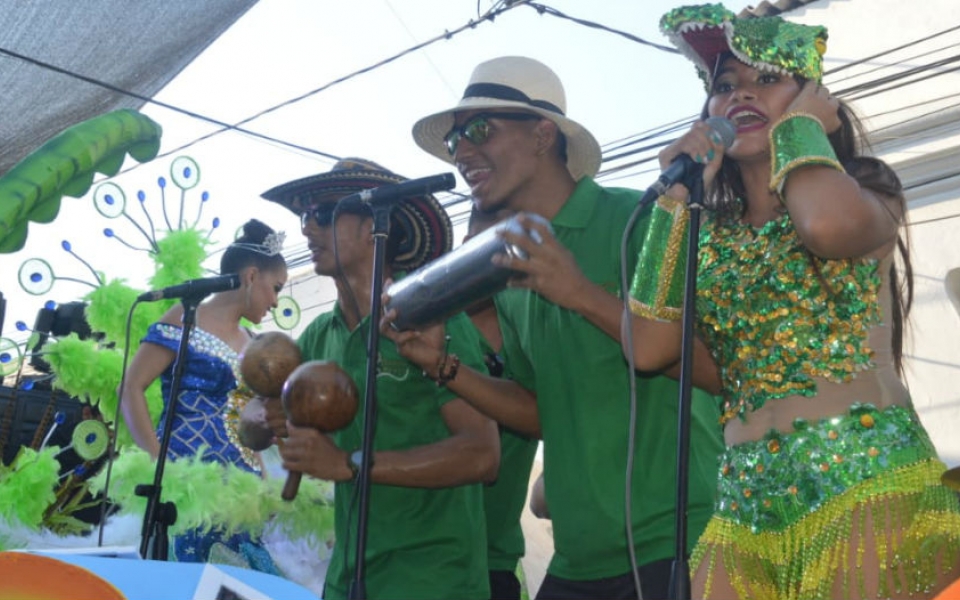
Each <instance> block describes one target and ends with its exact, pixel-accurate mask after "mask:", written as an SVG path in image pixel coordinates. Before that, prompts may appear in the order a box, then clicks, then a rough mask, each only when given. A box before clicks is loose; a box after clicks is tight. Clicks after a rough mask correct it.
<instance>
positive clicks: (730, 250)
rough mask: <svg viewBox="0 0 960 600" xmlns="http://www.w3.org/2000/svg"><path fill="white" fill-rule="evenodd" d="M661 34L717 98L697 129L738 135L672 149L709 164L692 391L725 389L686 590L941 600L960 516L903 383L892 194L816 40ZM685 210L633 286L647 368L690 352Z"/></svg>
mask: <svg viewBox="0 0 960 600" xmlns="http://www.w3.org/2000/svg"><path fill="white" fill-rule="evenodd" d="M661 27H662V29H663V30H664V32H665V33H666V35H667V36H668V37H669V38H670V39H671V41H672V42H674V44H675V45H676V46H677V47H678V48H679V49H680V50H681V52H682V53H683V54H684V55H685V56H687V57H688V58H690V59H691V60H692V61H693V62H694V63H695V65H696V66H697V68H698V71H699V73H700V75H701V77H702V79H703V80H704V83H705V84H706V86H707V92H708V99H707V102H706V105H705V107H704V111H703V115H702V117H703V118H704V119H705V118H707V117H710V116H719V117H726V118H728V119H730V120H732V121H733V124H734V125H735V127H736V132H737V135H736V139H735V141H734V143H733V144H732V145H731V146H730V147H729V148H728V149H726V151H724V147H723V145H722V144H721V143H720V140H719V139H717V138H716V136H715V134H714V135H712V134H711V130H710V128H708V127H707V126H706V125H705V124H704V123H703V122H702V121H701V122H698V123H696V124H694V126H693V127H692V128H691V129H690V131H689V132H687V133H686V134H685V135H683V136H682V137H681V138H680V139H678V140H677V141H676V142H674V143H673V144H671V145H670V146H668V147H667V148H666V149H664V150H663V151H662V152H661V154H660V162H661V166H663V167H664V168H665V167H666V166H667V165H669V164H670V163H671V162H672V161H673V160H674V159H675V158H676V157H677V156H679V155H680V154H686V155H688V156H690V157H694V159H695V160H697V161H698V162H700V163H701V164H703V165H704V170H703V180H704V189H705V190H706V193H705V196H706V198H705V201H706V206H707V207H708V208H709V209H711V210H710V211H709V216H708V217H707V218H706V219H705V222H704V223H703V226H702V229H701V237H700V256H699V264H698V277H697V279H698V288H697V333H698V340H697V343H696V349H695V360H694V363H695V364H694V381H695V383H696V384H697V385H698V386H700V387H703V388H705V389H707V390H709V391H711V392H713V393H717V394H719V395H720V396H721V397H722V399H723V417H722V421H723V422H724V426H725V437H726V442H727V445H728V449H727V451H726V452H725V453H724V454H723V455H722V456H721V462H720V465H719V466H720V472H719V475H718V481H719V483H718V494H717V505H716V512H715V515H714V517H713V519H712V520H711V522H710V524H709V525H708V526H707V529H706V530H705V532H704V534H703V536H702V537H701V538H700V541H699V543H698V545H697V548H696V550H695V551H694V553H693V557H692V559H693V560H692V565H691V566H692V568H693V569H695V571H694V577H693V594H694V597H698V598H733V597H740V598H778V599H783V598H824V597H836V598H852V597H863V598H867V597H869V598H877V597H905V596H907V595H910V596H911V597H914V598H920V597H931V596H933V595H935V594H936V593H937V592H938V591H939V590H941V589H942V588H943V587H945V586H946V585H947V584H948V583H949V582H950V581H952V580H954V579H956V578H957V577H958V576H960V507H958V502H957V498H956V496H955V495H954V494H953V493H952V492H951V491H950V490H948V489H947V488H946V487H945V486H943V485H942V484H941V482H940V475H941V474H942V473H943V471H944V470H945V466H944V465H943V464H942V463H941V462H940V461H939V460H938V458H937V454H936V450H935V448H934V447H933V445H932V444H931V442H930V440H929V438H928V437H927V434H926V432H925V431H924V429H923V426H922V425H921V423H920V421H919V420H918V418H917V416H916V414H915V412H914V410H913V408H912V406H911V401H910V397H909V394H908V392H907V389H906V387H905V386H904V384H903V383H902V381H901V379H900V374H901V373H900V372H901V341H902V331H903V322H904V319H905V318H906V312H907V308H908V306H909V298H910V293H911V283H910V267H909V264H910V263H909V257H908V255H907V251H906V245H905V244H904V242H903V240H902V238H901V237H900V236H899V231H900V227H901V225H902V224H903V222H904V220H905V216H906V214H905V213H906V206H905V200H904V197H903V193H902V188H901V185H900V181H899V179H898V178H897V176H896V174H895V173H894V172H893V171H892V170H891V169H890V168H889V167H888V166H887V165H886V164H884V163H883V162H881V161H879V160H876V159H874V158H870V157H867V156H864V155H863V154H862V153H861V150H860V148H859V138H860V136H859V126H858V124H857V121H856V120H855V118H854V116H853V115H852V113H851V111H850V110H849V108H848V107H846V106H845V105H844V104H843V103H842V102H840V101H839V100H837V99H836V98H834V97H833V96H831V95H830V92H829V90H827V89H826V88H825V87H824V86H822V85H821V84H820V78H821V74H822V54H823V52H824V51H825V49H826V38H827V34H826V30H825V29H824V28H822V27H813V26H805V25H797V24H793V23H789V22H787V21H784V20H783V19H781V18H779V17H764V18H751V19H739V18H737V17H736V16H735V15H733V13H731V12H729V11H727V10H726V9H724V8H723V7H722V6H720V5H707V6H693V7H683V8H679V9H675V10H674V11H671V12H670V13H668V14H667V15H665V16H664V17H663V19H662V21H661ZM687 197H688V190H687V189H686V188H685V187H684V186H682V185H675V186H673V187H672V188H671V189H670V190H669V191H668V193H667V195H666V196H665V197H661V198H660V199H659V200H658V203H657V206H656V207H655V209H654V211H655V216H654V217H653V218H654V220H655V221H658V222H659V223H660V224H661V225H660V226H659V227H654V225H651V230H650V233H648V238H647V242H648V243H647V244H645V245H644V250H643V253H642V254H641V259H640V266H639V267H638V271H637V274H636V275H635V277H634V280H633V284H632V286H631V292H630V293H631V309H632V311H633V312H634V313H635V314H636V315H638V316H639V317H641V318H635V319H633V334H634V339H636V340H638V343H637V344H635V346H636V347H635V349H634V351H633V354H634V358H635V360H636V363H637V366H638V368H640V369H643V370H659V369H664V368H669V367H670V366H671V365H672V364H674V363H675V362H676V361H677V359H678V357H679V353H680V333H679V330H680V325H679V321H678V318H679V316H680V311H679V306H680V300H681V298H682V277H680V276H678V274H682V272H683V268H684V265H683V262H684V258H685V256H684V251H683V250H682V246H683V244H682V243H680V242H682V241H683V240H685V239H686V238H685V235H686V222H685V221H686V217H687V216H688V215H687V212H686V209H685V205H686V200H687ZM898 249H899V251H900V253H901V257H902V259H903V260H902V263H903V265H904V269H903V273H904V275H905V276H904V277H900V278H898V271H897V269H896V268H895V265H894V255H895V254H896V253H897V251H898ZM651 266H652V268H651Z"/></svg>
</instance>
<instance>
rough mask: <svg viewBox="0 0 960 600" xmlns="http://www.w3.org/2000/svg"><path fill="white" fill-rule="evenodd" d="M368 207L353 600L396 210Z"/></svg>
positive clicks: (360, 588)
mask: <svg viewBox="0 0 960 600" xmlns="http://www.w3.org/2000/svg"><path fill="white" fill-rule="evenodd" d="M369 206H370V210H371V211H373V276H372V278H373V280H372V281H371V286H370V332H369V336H368V337H367V372H366V378H365V381H366V387H365V390H364V398H363V440H362V442H361V444H360V449H361V452H360V454H361V459H360V467H359V469H358V471H357V488H358V489H359V493H360V504H359V508H358V513H359V514H358V515H357V538H356V541H357V544H356V558H355V560H354V564H355V566H354V571H353V581H352V582H351V584H350V593H349V597H350V599H351V600H364V599H365V598H366V597H367V589H366V581H365V579H364V576H365V570H366V568H365V567H366V564H365V560H364V556H365V554H366V550H367V527H368V524H367V523H368V517H369V515H370V467H371V466H372V465H373V461H372V459H373V436H374V429H375V428H376V423H377V362H378V361H377V357H378V356H379V347H380V327H379V323H378V317H379V315H380V310H381V298H380V294H381V293H382V292H383V264H384V262H385V258H386V253H387V238H388V237H389V235H390V213H391V211H392V210H393V206H392V205H390V204H387V203H380V204H377V203H370V204H369Z"/></svg>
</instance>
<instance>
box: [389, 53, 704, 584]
mask: <svg viewBox="0 0 960 600" xmlns="http://www.w3.org/2000/svg"><path fill="white" fill-rule="evenodd" d="M413 136H414V139H415V140H416V142H417V144H418V145H419V146H420V147H421V148H423V149H424V150H426V151H427V152H429V153H430V154H433V155H434V156H436V157H438V158H440V159H442V160H444V161H447V162H449V163H453V164H454V165H456V167H457V169H458V171H459V172H460V174H461V175H462V177H463V179H464V180H465V181H466V182H467V184H468V185H469V186H470V190H471V193H472V194H473V196H474V197H475V198H476V202H477V203H478V205H479V206H480V208H481V209H482V210H484V211H491V210H496V209H500V208H507V209H510V210H513V211H518V212H519V211H524V212H529V213H535V214H537V215H540V216H542V217H544V218H546V219H547V220H549V221H550V222H551V226H552V229H553V231H554V232H555V234H554V233H551V231H550V230H549V228H546V227H543V226H541V225H539V224H538V223H536V222H534V221H533V220H532V219H528V220H526V221H525V222H524V226H525V227H526V228H527V229H529V230H531V231H532V232H533V235H531V236H530V237H529V238H527V237H524V236H512V235H504V237H505V239H506V240H507V241H508V242H510V243H512V244H516V245H517V246H519V247H520V248H522V249H523V250H524V251H525V252H526V253H527V255H528V258H526V259H520V258H511V257H507V256H501V257H500V259H499V264H501V265H502V266H504V267H509V268H511V269H515V270H517V271H520V272H521V273H523V274H524V275H525V276H524V277H523V278H520V279H517V280H516V281H515V282H514V283H515V286H516V287H520V288H527V289H510V290H507V291H505V292H502V293H501V294H498V296H497V298H496V301H497V309H498V311H499V312H500V315H501V321H502V323H503V324H504V331H503V337H504V348H505V350H504V354H505V359H506V361H507V364H509V365H511V367H512V369H513V370H514V372H515V373H516V381H517V382H518V383H520V384H521V385H522V386H524V387H527V388H529V389H531V390H533V391H535V392H536V398H535V400H534V399H532V398H530V397H527V399H526V400H524V398H525V397H524V396H523V395H522V394H514V395H511V394H510V393H508V391H507V390H505V389H504V388H503V387H502V386H503V385H504V384H503V383H502V382H501V383H500V384H496V383H494V382H491V381H490V380H489V379H488V378H485V377H484V376H482V375H481V373H479V372H476V371H473V370H471V369H461V370H460V371H459V373H458V374H457V376H456V377H455V378H454V379H453V380H451V381H450V382H448V386H449V387H451V389H453V390H455V391H456V393H458V394H459V395H460V396H461V397H463V398H465V399H466V400H468V401H469V402H471V403H472V404H474V406H476V407H477V408H479V409H480V410H481V411H482V412H484V413H485V414H488V415H490V416H491V417H493V418H495V419H497V420H498V421H500V422H501V423H503V424H504V425H506V426H509V427H512V428H513V429H515V430H517V431H527V432H540V433H542V436H543V450H544V483H545V487H546V501H547V504H548V505H549V509H550V514H551V516H552V519H553V532H554V546H555V554H554V557H553V559H552V561H551V563H550V566H549V568H548V573H547V577H546V578H545V579H544V582H543V585H542V586H541V588H540V590H539V593H538V598H632V597H636V596H637V589H636V584H637V579H639V584H640V586H641V590H642V595H643V596H644V597H647V598H665V597H667V595H668V589H669V581H670V568H671V563H672V557H673V556H674V554H675V543H674V538H675V518H674V517H675V494H676V472H675V469H676V447H677V435H676V431H677V398H678V395H679V393H678V386H677V383H676V382H675V381H673V380H670V379H667V378H665V377H661V376H655V377H653V376H651V377H643V376H637V377H636V386H637V406H636V410H637V414H636V417H635V423H636V440H635V441H636V443H635V445H634V446H633V447H634V450H633V454H632V456H629V457H628V454H629V448H630V447H631V443H630V442H631V441H630V439H629V424H630V420H631V403H630V384H631V382H630V377H631V374H630V373H629V369H628V366H627V364H626V361H625V360H624V358H623V354H622V349H621V341H620V319H621V314H622V300H621V298H622V295H621V294H622V292H621V290H620V286H619V283H618V282H619V280H620V276H619V273H620V258H619V257H620V240H621V236H622V233H623V231H624V227H625V224H626V223H627V221H628V219H629V217H630V215H631V214H632V212H633V210H634V209H635V207H636V205H637V202H638V200H639V196H640V194H639V193H638V192H637V191H635V190H626V189H615V188H604V187H601V186H599V185H597V183H595V182H594V180H593V176H594V175H596V173H597V171H598V169H599V167H600V147H599V144H598V143H597V141H596V139H594V137H593V135H591V134H590V132H589V131H587V130H586V129H585V128H584V127H583V126H582V125H580V124H579V123H577V122H576V121H573V120H572V119H570V118H568V117H567V116H566V100H565V95H564V91H563V86H562V84H561V82H560V80H559V78H558V77H557V76H556V74H554V73H553V71H551V70H550V69H549V68H548V67H546V66H545V65H543V64H542V63H540V62H538V61H535V60H532V59H529V58H523V57H501V58H496V59H493V60H489V61H487V62H484V63H482V64H480V65H479V66H477V67H476V69H475V70H474V72H473V75H472V77H471V79H470V82H469V84H468V85H467V88H466V91H465V92H464V95H463V98H462V99H461V100H460V102H459V103H458V104H457V105H456V106H455V107H453V108H450V109H448V110H444V111H441V112H439V113H436V114H433V115H430V116H428V117H426V118H424V119H421V120H420V121H418V122H417V123H416V124H415V125H414V128H413ZM648 212H649V211H648ZM647 225H648V219H647V217H646V214H644V215H643V216H642V217H641V218H640V219H639V221H638V223H637V226H636V227H635V229H634V230H633V231H632V233H631V236H630V239H629V247H628V249H627V254H626V256H627V257H628V260H629V262H630V264H628V265H627V268H628V269H633V268H634V266H635V265H634V263H635V261H636V258H635V257H636V256H637V255H638V253H639V249H640V246H641V244H642V241H643V238H644V236H645V233H646V230H647ZM537 238H539V239H540V240H542V241H541V242H540V243H537V242H536V241H533V240H536V239H537ZM628 272H632V271H628ZM391 317H392V315H390V314H388V315H387V318H386V319H385V321H386V322H389V320H390V318H391ZM435 329H437V328H434V329H432V330H429V333H428V332H426V331H425V332H420V333H411V332H405V333H403V334H392V333H391V334H389V335H392V336H393V337H394V338H395V339H396V340H397V341H398V343H399V344H400V348H401V351H402V352H404V353H405V355H408V356H410V357H411V358H412V359H413V360H415V361H416V362H417V363H418V364H421V365H422V366H424V368H425V370H427V371H428V372H430V369H431V367H430V365H433V364H436V361H437V352H438V349H437V342H436V339H437V338H438V336H439V334H438V333H437V332H436V331H435ZM385 331H386V329H385ZM416 340H420V341H419V342H417V341H416ZM637 343H643V340H638V341H637ZM495 385H499V386H500V387H499V388H496V389H497V390H498V392H499V393H493V390H494V389H495V388H494V386H495ZM718 416H719V415H718V412H717V408H716V406H715V405H714V404H713V403H712V401H711V398H710V397H709V396H706V395H702V394H701V393H700V392H696V393H695V394H694V398H693V415H692V419H691V421H692V434H691V448H690V473H689V504H688V515H689V528H688V532H689V536H688V539H687V547H688V550H689V548H690V547H692V545H693V544H694V543H695V542H696V539H697V537H698V535H699V534H700V532H701V531H702V529H703V527H704V526H705V524H706V522H707V519H708V518H709V516H710V514H711V512H712V499H713V488H714V483H713V482H714V481H715V474H716V457H717V455H718V453H719V451H720V450H721V448H722V441H721V437H720V430H719V427H718V426H717V419H718ZM628 468H632V488H631V490H630V493H629V494H626V493H625V477H626V472H627V469H628ZM625 496H629V497H630V498H631V502H630V506H629V509H630V520H631V525H630V528H629V530H628V528H627V527H626V522H627V510H626V509H627V507H626V501H625ZM631 537H632V540H633V545H632V547H631V545H630V543H629V540H630V538H631ZM634 559H635V561H634ZM633 564H636V565H639V568H638V571H637V574H636V575H635V573H634V571H633V570H632V568H631V565H633Z"/></svg>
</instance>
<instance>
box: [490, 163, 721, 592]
mask: <svg viewBox="0 0 960 600" xmlns="http://www.w3.org/2000/svg"><path fill="white" fill-rule="evenodd" d="M638 199H639V193H638V192H636V191H634V190H625V189H616V188H601V187H600V186H599V185H597V184H596V183H595V182H594V181H593V180H591V179H589V178H584V179H581V180H580V182H579V183H578V184H577V187H576V190H575V191H574V193H573V195H572V196H571V197H570V198H569V199H568V200H567V202H566V204H565V205H564V206H563V208H562V209H561V210H560V212H559V213H558V214H557V215H556V217H555V218H554V219H553V222H552V225H553V229H554V231H555V233H556V236H557V239H558V240H559V241H560V243H561V244H563V245H564V246H566V247H567V248H568V249H569V250H570V251H571V252H572V253H573V255H574V257H575V258H576V261H577V264H578V265H579V266H580V269H581V270H582V271H583V273H584V274H585V275H586V276H587V277H588V278H589V279H590V280H591V281H592V282H594V283H596V284H598V285H600V286H601V287H603V289H605V290H607V291H609V292H611V293H613V294H614V295H617V296H618V297H622V296H621V294H620V284H619V282H620V242H621V236H622V234H623V230H624V227H625V225H626V223H627V221H628V219H629V217H630V215H631V213H632V212H633V210H634V208H635V207H636V205H637V201H638ZM645 210H646V212H645V214H644V215H642V216H641V218H640V219H638V222H637V224H636V226H635V227H634V229H633V231H632V233H631V237H630V242H629V243H630V248H629V251H628V254H627V256H628V257H629V261H630V264H628V265H627V273H633V269H634V266H635V264H636V260H637V256H638V254H639V249H640V245H641V242H642V240H643V237H644V232H645V231H646V227H647V223H648V216H649V209H645ZM496 301H497V308H498V310H499V311H500V314H501V321H502V324H503V336H504V345H505V348H506V354H507V356H509V360H510V366H511V368H512V369H513V371H514V374H515V377H516V378H517V380H518V381H519V382H521V383H523V384H524V385H525V386H526V387H529V388H530V389H533V390H536V393H537V402H538V408H539V413H540V424H541V429H542V433H543V450H544V485H545V493H546V500H547V505H548V506H549V507H550V515H551V517H552V519H553V535H554V547H555V554H554V557H553V560H552V561H551V563H550V566H549V569H548V572H549V573H550V574H552V575H554V576H557V577H562V578H564V579H571V580H590V579H600V578H605V577H612V576H616V575H622V574H624V573H628V572H629V571H630V562H629V554H628V549H627V537H626V531H625V527H624V523H625V515H624V506H625V504H624V496H625V491H624V490H625V488H624V485H625V473H626V466H627V456H626V454H627V445H628V440H627V438H628V426H629V422H630V402H629V399H630V388H629V385H630V382H629V377H630V375H629V374H628V366H627V362H626V359H625V358H624V357H623V353H622V350H621V348H620V343H619V342H617V341H615V340H614V339H612V338H611V337H610V336H608V335H607V334H606V333H604V332H603V331H602V330H600V329H599V328H597V327H596V326H594V325H593V324H591V323H590V322H589V321H587V319H585V318H584V317H582V316H581V315H579V314H578V313H576V312H574V311H572V310H568V309H565V308H561V307H559V306H557V305H555V304H553V303H551V302H548V301H546V300H544V299H543V297H541V296H540V295H538V294H536V293H533V292H530V291H528V290H521V289H510V290H506V291H504V292H502V293H500V294H498V296H497V298H496ZM635 343H637V344H642V343H644V340H642V339H638V340H635ZM524 377H529V379H524ZM636 382H637V417H636V425H637V428H636V446H635V452H634V461H635V464H634V469H633V490H632V508H631V510H632V518H633V523H632V529H633V537H634V542H635V545H636V553H637V561H638V563H639V564H641V565H642V564H646V563H650V562H652V561H655V560H660V559H669V558H671V557H673V555H674V542H673V538H674V531H675V529H674V528H675V514H674V512H675V510H674V507H675V497H676V471H675V470H676V446H677V412H678V411H677V404H678V398H679V386H678V384H677V382H676V381H674V380H671V379H668V378H666V377H649V378H648V377H640V376H638V377H636ZM718 410H719V409H718V407H717V403H715V402H714V401H713V399H712V397H711V396H709V395H706V394H704V393H702V392H700V391H697V390H695V392H694V394H693V410H692V417H691V443H690V479H689V504H688V515H689V518H688V533H689V536H688V540H687V541H688V547H692V546H693V544H694V543H695V542H696V540H697V538H698V537H699V535H700V533H701V532H702V530H703V528H704V527H705V525H706V522H707V520H708V519H709V517H710V515H711V513H712V511H713V497H714V490H715V487H716V471H717V456H718V455H719V453H720V451H721V450H722V448H723V441H722V437H721V430H720V427H719V425H718V418H719V413H718Z"/></svg>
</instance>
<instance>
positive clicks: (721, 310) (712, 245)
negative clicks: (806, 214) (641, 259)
mask: <svg viewBox="0 0 960 600" xmlns="http://www.w3.org/2000/svg"><path fill="white" fill-rule="evenodd" d="M878 264H879V263H878V261H876V260H874V259H845V260H824V259H820V258H816V257H813V256H812V255H810V254H809V253H808V252H807V251H806V250H805V248H804V247H803V245H802V243H801V242H800V239H799V237H798V236H797V233H796V231H795V230H794V228H793V223H792V222H791V221H790V219H789V217H788V216H787V215H784V216H782V217H780V218H778V219H775V220H773V221H770V222H769V223H767V224H765V225H764V226H763V227H761V228H759V229H756V228H754V227H752V226H750V225H748V224H744V223H739V222H735V223H730V224H727V223H723V224H721V223H719V222H717V221H714V220H709V221H707V222H706V223H704V226H703V228H702V230H701V232H700V264H699V272H698V283H697V313H698V323H697V328H698V333H699V334H700V336H701V337H702V338H703V340H704V342H706V344H707V347H709V348H710V349H711V353H712V354H713V358H714V360H715V361H716V362H717V364H718V365H719V367H720V376H721V379H722V383H723V410H722V413H723V415H722V416H721V418H720V421H721V423H726V422H727V421H729V420H730V419H732V418H733V417H735V416H738V417H740V418H741V419H744V420H745V419H746V414H747V413H748V412H750V411H753V410H757V409H759V408H760V407H761V406H763V405H764V403H765V402H766V401H767V400H770V399H776V398H784V397H787V396H793V395H803V396H807V397H810V396H814V395H815V394H816V392H817V387H816V382H815V381H814V378H816V377H820V378H823V379H826V380H828V381H834V382H843V381H848V380H850V379H851V378H852V377H853V375H854V373H855V372H857V371H860V370H863V369H866V368H869V367H870V366H871V358H872V356H873V351H872V350H871V349H870V347H869V346H868V344H867V335H868V331H869V328H870V326H872V325H874V324H876V323H879V322H880V310H879V305H878V302H877V292H878V290H879V289H880V285H881V278H880V275H879V273H878Z"/></svg>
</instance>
